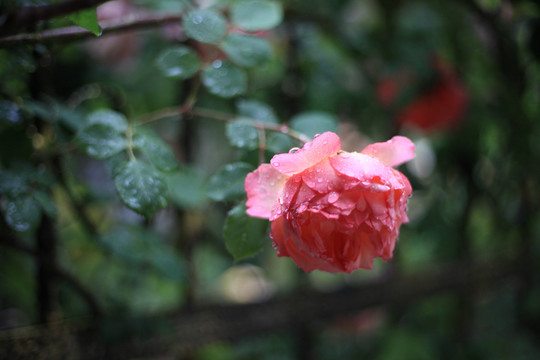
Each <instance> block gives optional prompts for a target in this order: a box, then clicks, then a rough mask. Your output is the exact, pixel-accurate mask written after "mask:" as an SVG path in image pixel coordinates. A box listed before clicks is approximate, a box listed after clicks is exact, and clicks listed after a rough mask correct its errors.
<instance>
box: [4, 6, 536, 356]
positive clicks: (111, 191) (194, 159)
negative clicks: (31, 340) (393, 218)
mask: <svg viewBox="0 0 540 360" xmlns="http://www.w3.org/2000/svg"><path fill="white" fill-rule="evenodd" d="M55 2H56V1H41V0H35V1H33V0H16V1H8V3H6V4H5V5H4V4H2V5H0V7H2V6H3V7H4V8H5V9H7V10H9V11H5V13H6V16H5V17H6V21H4V22H2V24H0V32H1V36H0V144H1V145H2V146H1V147H0V234H1V236H0V318H1V321H0V322H1V323H0V327H1V328H3V327H5V326H8V327H9V326H12V325H13V326H22V325H29V324H32V323H35V322H37V321H38V319H39V316H41V315H42V314H39V305H40V303H39V302H40V299H39V298H38V297H37V296H36V290H35V289H36V288H38V285H40V286H42V285H43V284H42V283H40V281H42V280H40V278H38V277H37V276H35V274H36V273H37V271H36V269H38V268H39V263H40V261H41V260H40V256H41V255H42V254H41V252H40V251H42V250H40V248H39V247H38V246H36V245H37V244H38V243H39V241H38V240H43V239H44V238H46V239H48V240H51V242H52V245H54V247H55V249H57V255H58V258H57V259H48V260H47V261H49V260H50V261H52V262H54V263H53V264H52V265H54V266H55V267H57V269H58V272H55V273H54V277H55V279H54V282H56V283H58V285H59V294H58V295H59V296H58V298H59V301H58V302H55V303H54V304H53V305H54V306H55V307H56V308H57V309H58V310H59V311H58V314H64V315H65V316H66V317H67V318H80V317H86V316H88V315H89V314H90V309H91V306H90V305H89V304H90V303H91V301H90V300H92V299H93V300H95V302H96V303H97V304H98V306H100V307H102V310H103V312H104V314H105V317H108V316H110V315H111V314H118V313H122V314H123V315H125V316H123V317H122V319H121V320H119V321H118V322H115V321H110V322H107V323H105V324H104V325H103V334H102V335H103V336H104V337H105V340H106V341H113V340H120V339H122V335H125V334H126V333H127V334H136V335H138V336H140V339H141V343H144V342H145V341H146V339H145V337H149V336H151V334H150V331H149V330H148V329H149V328H152V330H154V327H155V326H158V325H156V324H152V322H151V321H149V322H145V321H143V320H140V321H139V320H137V319H138V316H140V315H144V316H146V315H148V314H156V313H157V314H161V313H162V312H163V311H167V314H170V312H169V311H171V310H173V311H176V310H177V309H179V308H180V307H181V306H182V304H185V303H189V304H190V305H194V306H195V307H196V306H198V305H200V304H208V303H212V306H219V303H220V302H234V301H240V300H238V298H237V297H234V296H232V295H231V294H233V295H234V292H235V291H236V293H241V294H243V295H246V294H249V293H250V292H257V291H262V290H261V289H267V288H268V289H271V290H272V291H274V290H275V291H276V294H277V295H275V296H281V295H282V294H283V295H284V296H287V295H288V292H290V291H292V292H297V291H298V289H302V290H303V289H306V290H308V291H328V292H329V293H328V294H327V295H328V299H329V301H330V302H329V303H331V301H332V300H333V297H332V293H331V292H332V291H334V290H335V289H340V288H342V287H344V286H355V285H357V284H358V283H363V282H365V281H371V280H374V281H379V280H381V278H380V276H382V275H381V274H384V277H385V278H384V279H386V277H387V276H388V277H392V276H401V275H409V274H417V276H418V279H419V281H422V280H423V279H422V274H431V273H432V270H433V269H437V268H438V267H439V266H441V265H446V264H451V263H458V262H459V261H462V260H464V259H465V260H467V261H471V262H473V263H475V262H477V261H485V262H488V263H489V262H495V263H496V264H498V261H499V260H500V259H501V258H502V259H505V258H507V257H511V258H512V259H514V260H515V262H516V264H517V265H516V269H517V270H516V269H509V271H515V274H516V278H518V277H520V276H521V275H520V272H521V270H520V269H522V266H529V265H531V267H532V268H531V269H528V270H530V271H529V275H530V278H525V277H524V278H523V279H522V280H526V281H520V284H521V285H520V287H519V288H517V287H515V286H513V285H512V282H510V286H503V285H501V284H503V282H502V281H501V282H497V283H495V282H493V283H492V284H491V285H492V286H491V287H489V286H484V284H473V283H471V285H470V288H469V289H470V290H473V291H472V293H474V296H469V295H470V294H468V293H464V292H462V291H461V290H462V289H454V288H452V286H451V285H448V284H447V283H441V284H440V286H441V287H446V286H448V287H449V289H448V292H446V293H445V294H444V295H442V296H440V297H438V296H434V297H420V296H419V297H418V299H417V298H415V301H414V302H412V303H409V302H404V303H402V299H384V302H383V304H375V305H377V306H376V308H373V309H368V310H365V311H364V310H362V311H361V312H360V313H358V314H357V313H356V312H352V313H351V314H346V315H345V316H344V317H343V318H340V319H332V320H327V319H313V320H314V322H315V323H316V326H317V331H315V332H311V331H310V330H311V329H307V331H306V332H305V333H304V332H303V330H304V329H302V331H301V334H300V336H298V334H297V333H296V330H295V331H294V332H292V333H291V332H287V331H285V332H283V331H281V332H273V333H272V331H269V332H270V334H269V335H265V336H263V337H261V338H248V339H245V340H240V341H234V342H229V341H228V340H227V339H225V338H221V339H218V340H220V341H221V342H218V343H215V344H213V345H211V346H209V347H207V348H205V347H204V346H203V347H202V348H201V350H200V351H199V350H197V351H193V353H192V352H190V353H189V356H191V357H193V358H195V359H199V358H200V359H204V358H217V357H222V358H235V359H251V358H261V359H270V358H276V357H281V358H287V359H288V358H295V356H297V355H298V353H299V351H300V350H303V348H302V346H303V345H304V343H300V342H299V341H300V340H298V338H301V339H305V338H306V337H310V339H307V340H309V341H307V343H310V344H311V346H312V347H313V349H311V350H314V351H313V352H312V353H315V354H316V355H317V358H320V359H321V360H324V359H336V358H343V359H349V358H350V359H364V358H366V359H381V360H391V359H409V358H410V359H436V358H450V359H458V358H478V359H484V358H490V359H506V358H508V359H520V358H531V359H533V358H534V359H536V358H540V349H539V346H538V344H537V343H536V342H535V341H534V340H535V337H534V336H535V335H534V332H532V331H531V329H534V328H538V324H539V323H540V315H539V314H540V307H539V306H538V303H539V299H540V290H539V289H540V286H539V285H538V284H540V282H539V279H538V276H537V275H535V274H537V273H539V272H538V271H537V270H538V268H537V267H538V266H537V263H538V261H536V258H537V257H538V256H540V253H539V251H538V249H540V244H539V243H538V239H540V226H539V225H538V224H540V215H539V211H538V205H537V204H536V202H535V199H538V198H540V194H539V190H538V189H537V186H536V185H535V184H538V183H539V182H540V180H539V176H540V172H539V171H538V169H537V167H535V166H534V165H535V164H537V163H539V161H540V159H539V157H540V155H539V154H540V146H539V145H538V144H540V142H539V141H538V139H540V122H538V121H536V119H537V118H538V115H539V111H540V107H538V103H539V99H540V95H539V92H538V85H537V84H538V83H539V81H538V80H539V79H540V70H539V66H538V61H537V60H538V58H539V57H538V46H537V43H538V41H536V42H535V39H537V34H538V33H539V31H538V29H539V25H538V24H539V22H538V6H537V5H536V3H535V2H534V1H532V0H520V1H517V2H508V4H506V3H505V7H504V9H503V8H501V6H502V4H503V2H501V1H498V0H481V1H477V3H478V6H480V7H481V8H482V9H484V10H486V11H484V12H483V18H482V19H483V21H475V20H471V19H474V15H477V14H476V13H475V12H471V10H470V9H469V8H468V7H466V6H462V4H458V3H459V2H456V3H453V2H437V1H426V0H419V1H415V2H399V1H397V2H392V1H376V0H362V1H360V0H344V1H325V0H315V1H308V0H295V1H278V0H218V1H214V2H195V1H187V0H180V1H178V0H155V1H154V0H136V1H131V2H130V1H126V2H118V3H117V4H120V3H121V4H122V5H126V4H128V6H127V7H126V11H127V13H128V14H126V15H125V16H124V15H123V16H122V17H121V18H118V19H115V21H117V20H118V21H119V22H122V21H125V22H126V23H128V24H129V26H133V29H129V30H125V31H122V32H119V33H115V34H111V35H110V36H109V35H107V36H105V37H96V38H94V36H93V35H91V34H87V35H90V36H89V37H90V38H91V40H90V41H88V42H86V40H85V41H84V43H83V41H81V42H79V41H78V40H74V39H73V37H72V36H71V35H70V34H69V33H68V32H67V31H68V29H69V28H71V27H72V25H71V24H72V23H75V24H77V25H79V26H82V27H84V28H86V29H88V30H89V31H91V32H93V33H94V34H95V35H99V34H100V32H101V29H99V27H98V23H97V19H96V9H94V8H92V9H89V10H85V11H81V12H77V13H72V14H68V15H67V16H65V15H64V14H63V15H62V16H60V17H57V18H54V19H52V20H48V19H43V20H40V21H39V23H34V22H32V21H31V20H28V21H29V22H30V23H28V24H26V23H25V24H22V25H21V26H17V27H14V26H12V25H11V24H13V23H16V22H13V21H11V20H13V19H14V18H13V17H12V15H13V16H16V15H18V14H19V10H20V9H19V6H34V5H40V8H39V9H42V8H41V6H45V8H47V6H48V4H49V3H51V4H54V3H55ZM134 4H136V6H133V5H134ZM199 4H200V5H201V6H203V7H204V8H200V9H199V8H197V6H198V5H199ZM206 6H208V7H206ZM156 10H159V11H164V12H165V13H157V12H154V11H156ZM488 10H489V11H488ZM501 10H505V11H506V10H509V11H510V12H511V13H512V16H511V17H508V18H505V19H504V21H502V20H501V17H500V16H498V15H496V14H498V13H499V12H501ZM0 12H1V11H0ZM132 15H135V16H132ZM155 16H167V17H169V16H170V17H173V18H175V19H176V18H177V19H182V20H178V21H176V23H174V22H170V21H168V20H167V23H166V24H165V23H160V24H159V25H158V24H155V23H153V22H152V21H153V20H152V19H155ZM284 16H286V17H287V19H285V20H286V23H285V24H284V26H280V24H281V23H282V22H283V20H284V19H283V17H284ZM146 17H148V18H146ZM148 19H150V20H152V21H150V22H148V21H147V20H148ZM139 20H141V23H140V24H139V23H137V22H138V21H139ZM485 20H487V21H485ZM143 25H144V26H145V27H146V26H148V27H149V28H156V27H159V30H156V31H153V30H151V31H139V27H142V26H143ZM27 31H28V32H29V33H27ZM51 34H52V37H49V36H51ZM55 34H56V35H55ZM501 34H503V35H504V37H501ZM43 35H46V36H43ZM480 35H481V36H480ZM6 37H11V38H13V37H14V38H16V39H22V40H20V41H21V42H20V43H19V44H13V43H12V44H10V45H7V43H6V41H7V40H6ZM33 37H34V40H35V41H37V43H36V42H33V41H34V40H32V42H29V40H27V39H32V38H33ZM17 41H19V40H17ZM489 44H496V45H497V46H496V50H497V51H495V52H494V51H493V49H492V47H491V46H487V45H489ZM435 60H437V61H440V63H439V64H438V66H440V67H441V68H442V69H444V71H443V73H444V74H443V75H444V76H442V75H441V74H438V71H440V69H438V68H437V67H436V66H434V63H435V62H437V61H435ZM524 65H526V66H524ZM441 78H452V83H453V84H454V85H455V83H459V84H461V85H462V90H463V92H464V96H465V97H466V101H467V104H466V110H465V112H464V114H463V116H462V117H461V118H460V121H461V122H458V123H456V125H455V127H454V128H452V129H449V130H443V131H439V132H429V131H422V130H418V129H410V128H408V127H406V126H403V125H402V124H400V123H398V122H397V121H396V119H398V118H399V117H400V115H402V114H403V111H404V108H405V106H406V105H408V104H410V103H411V102H412V101H413V100H418V99H420V98H421V97H422V96H428V98H429V99H431V100H432V101H429V102H427V103H425V104H424V105H426V106H425V107H421V108H422V109H428V108H429V109H430V110H431V111H433V113H431V114H429V115H430V116H426V119H438V118H440V117H443V116H441V115H446V114H447V113H448V112H449V110H452V109H448V108H446V107H445V106H444V104H439V103H437V101H435V100H437V99H439V100H440V99H444V98H446V96H448V94H451V93H453V91H452V90H448V89H447V90H448V91H442V95H441V93H439V94H438V95H439V96H436V95H437V93H436V92H435V95H434V90H435V89H437V88H439V89H440V85H441V82H440V81H441ZM385 81H388V83H386V84H387V85H388V84H390V85H389V88H390V91H389V93H390V94H384V90H385V89H384V86H382V85H384V84H385ZM381 84H382V85H381ZM394 90H395V91H396V92H397V93H396V94H395V96H396V99H395V101H394V102H392V101H390V102H391V103H392V104H390V105H388V104H385V103H384V101H383V100H384V99H382V98H384V95H386V96H387V97H389V98H391V97H392V91H394ZM454 90H455V89H454ZM450 112H451V111H450ZM338 122H339V125H340V126H339V127H338ZM325 131H334V132H338V131H339V136H340V138H341V141H342V145H343V149H345V150H347V151H360V150H361V149H362V148H363V147H364V146H365V145H366V144H368V143H369V142H375V141H385V140H387V139H389V138H390V137H391V136H393V135H398V134H400V135H405V136H409V137H411V139H412V140H413V141H415V143H416V144H417V159H416V160H415V161H414V162H413V163H410V164H407V165H405V166H402V167H400V168H399V169H400V171H401V172H403V173H404V174H405V176H407V178H408V179H409V180H410V182H411V185H412V187H413V196H412V198H411V199H410V201H409V203H408V216H409V218H410V221H409V222H408V223H406V224H403V226H402V227H401V229H400V233H399V239H400V240H399V242H398V244H397V246H396V249H395V253H397V258H398V261H396V260H389V262H388V263H385V262H383V261H378V262H376V264H375V269H374V270H373V271H364V270H360V271H357V272H355V273H353V274H349V275H343V274H341V275H339V274H322V273H320V272H313V273H310V274H308V275H304V274H302V273H299V272H298V269H297V267H296V266H295V264H294V263H293V262H292V261H290V260H289V259H284V258H280V257H277V256H276V252H275V251H274V250H273V249H271V248H270V244H269V242H271V239H270V238H269V234H268V232H267V231H268V227H269V222H268V220H266V219H257V218H252V217H249V216H248V215H247V214H246V206H245V205H244V204H245V202H246V194H245V189H244V182H245V178H246V176H247V174H248V173H249V172H251V171H253V170H254V169H256V168H257V166H258V165H260V164H261V163H262V162H266V163H267V162H269V159H271V157H272V156H274V155H275V154H276V153H285V152H288V151H289V150H290V149H291V148H293V147H301V146H302V145H303V144H302V141H303V140H304V139H305V138H313V137H314V136H315V135H317V134H321V133H323V132H325ZM118 200H120V201H118ZM235 204H237V205H236V206H234V205H235ZM231 208H232V209H231ZM126 209H131V210H133V211H134V212H132V211H129V210H126ZM141 215H142V216H141ZM293 240H294V239H293ZM265 244H266V245H268V246H267V248H268V251H261V249H262V248H263V247H264V248H265V250H266V245H265ZM21 250H22V251H21ZM525 253H527V256H523V254H525ZM33 254H37V255H38V256H34V255H33ZM528 256H530V257H531V258H532V259H531V258H527V257H528ZM521 257H523V259H522V258H521ZM233 259H234V261H248V262H249V266H246V267H249V268H250V269H251V270H254V271H253V273H254V274H255V273H256V275H257V276H253V277H249V276H247V277H246V278H240V277H236V278H235V276H236V275H234V276H232V275H231V274H234V273H235V272H234V270H237V269H238V268H242V267H244V265H243V264H240V265H238V264H233ZM229 270H233V271H229ZM388 270H391V271H388ZM64 274H65V275H64ZM63 276H65V278H62V277H63ZM456 276H457V277H459V276H460V275H459V274H456ZM231 278H232V280H236V282H235V281H231ZM474 278H475V277H473V278H471V282H473V281H474ZM71 279H75V280H77V281H75V282H70V280H71ZM246 279H247V280H246ZM66 280H67V281H66ZM238 280H241V281H240V284H238ZM456 280H458V279H456ZM390 283H391V281H390ZM450 283H452V282H450ZM74 284H75V286H73V285H74ZM426 284H427V285H429V284H428V283H426ZM485 285H488V284H485ZM265 286H266V287H265ZM377 286H379V285H377ZM380 286H383V287H384V286H386V285H385V282H382V283H380ZM272 291H270V293H272ZM255 298H256V297H253V299H255ZM88 299H90V300H88ZM246 301H247V300H246ZM53 302H54V301H53ZM213 303H217V304H213ZM385 304H396V307H394V306H386V305H385ZM250 306H251V305H250ZM253 306H255V305H253ZM336 306H337V307H339V304H336ZM307 311H308V313H309V311H311V310H310V309H307ZM13 314H15V316H14V315H13ZM501 314H502V315H501ZM516 314H519V316H517V315H516ZM283 315H284V314H276V316H283ZM285 315H286V316H289V315H290V314H285ZM293 318H294V317H293ZM293 320H294V319H293ZM10 321H12V322H13V324H11V323H10ZM252 321H253V322H257V321H260V319H258V318H257V319H252ZM291 321H292V320H291ZM524 323H527V326H524ZM6 324H7V325H6ZM217 326H218V328H219V326H220V325H219V324H218V325H217ZM304 326H305V328H309V326H310V324H303V325H302V327H304ZM130 327H133V328H135V329H130ZM147 327H148V328H147ZM463 329H466V330H468V333H467V334H462V333H461V331H462V330H463ZM219 330H221V328H219ZM270 330H271V329H270ZM2 331H4V330H2ZM130 331H131V332H130ZM166 331H172V330H170V329H167V330H166ZM202 331H203V332H204V329H203V330H202ZM217 333H219V332H217ZM306 334H307V335H306ZM508 334H510V335H508ZM202 335H207V334H202ZM465 335H466V336H465ZM501 338H504V339H507V340H508V341H500V339H501ZM201 339H202V340H201V344H202V345H204V341H206V340H204V339H205V336H203V337H202V338H201ZM456 339H460V341H456ZM461 340H462V341H461ZM37 343H38V342H36V344H37ZM112 347H114V346H113V345H112ZM196 348H197V349H198V348H199V344H197V346H196ZM159 350H160V351H161V350H163V354H162V356H164V357H167V356H169V355H170V354H168V352H169V351H173V350H171V349H159ZM1 351H2V348H1V345H0V352H1ZM160 355H161V354H160ZM148 356H150V357H151V355H148ZM169 357H170V356H169Z"/></svg>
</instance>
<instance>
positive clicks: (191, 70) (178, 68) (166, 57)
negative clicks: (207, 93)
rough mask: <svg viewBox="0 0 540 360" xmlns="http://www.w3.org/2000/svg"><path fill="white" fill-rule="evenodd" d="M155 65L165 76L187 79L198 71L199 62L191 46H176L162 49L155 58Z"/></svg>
mask: <svg viewBox="0 0 540 360" xmlns="http://www.w3.org/2000/svg"><path fill="white" fill-rule="evenodd" d="M156 65H157V67H158V68H159V70H160V71H161V72H162V73H163V75H165V76H167V77H170V78H173V79H189V78H190V77H192V76H193V75H195V74H196V73H197V72H198V71H199V69H200V67H201V62H200V60H199V57H198V56H197V53H195V51H193V50H192V49H191V48H189V47H187V46H177V47H173V48H168V49H166V50H164V51H163V52H162V53H161V54H160V55H159V56H158V58H157V59H156Z"/></svg>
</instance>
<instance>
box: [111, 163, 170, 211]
mask: <svg viewBox="0 0 540 360" xmlns="http://www.w3.org/2000/svg"><path fill="white" fill-rule="evenodd" d="M114 185H115V187H116V190H117V192H118V195H120V198H121V199H122V201H123V202H124V204H125V205H126V206H127V207H129V208H130V209H132V210H134V211H136V212H138V213H140V214H142V215H145V216H152V215H153V214H154V213H155V212H156V211H158V210H160V209H161V208H163V207H165V206H166V205H167V199H166V197H165V196H166V193H167V185H166V183H165V181H164V179H163V178H162V177H161V175H160V174H159V173H158V172H157V171H155V170H154V169H152V168H151V167H150V166H148V165H146V164H145V163H143V162H141V161H137V160H132V161H129V162H127V163H125V164H124V165H123V166H122V167H120V168H119V170H118V172H117V173H116V175H115V177H114Z"/></svg>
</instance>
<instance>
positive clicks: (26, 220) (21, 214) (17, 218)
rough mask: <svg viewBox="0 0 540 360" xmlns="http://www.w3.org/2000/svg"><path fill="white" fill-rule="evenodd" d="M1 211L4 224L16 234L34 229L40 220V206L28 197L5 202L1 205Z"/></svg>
mask: <svg viewBox="0 0 540 360" xmlns="http://www.w3.org/2000/svg"><path fill="white" fill-rule="evenodd" d="M3 210H4V218H5V219H6V223H7V224H8V225H9V226H10V227H11V228H12V229H13V230H15V231H18V232H25V231H30V230H34V229H36V228H37V227H38V225H39V222H40V220H41V210H40V206H39V204H38V202H37V201H35V200H34V199H33V198H32V197H30V196H21V197H17V198H15V199H9V200H7V201H6V202H5V203H4V205H3Z"/></svg>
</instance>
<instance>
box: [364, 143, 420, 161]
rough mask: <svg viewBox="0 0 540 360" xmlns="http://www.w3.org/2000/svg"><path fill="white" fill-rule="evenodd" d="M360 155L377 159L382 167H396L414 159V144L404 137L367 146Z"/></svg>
mask: <svg viewBox="0 0 540 360" xmlns="http://www.w3.org/2000/svg"><path fill="white" fill-rule="evenodd" d="M361 153H362V154H365V155H369V156H371V157H374V158H377V159H379V160H380V161H381V162H382V163H383V164H384V165H387V166H398V165H400V164H403V163H404V162H407V161H409V160H412V159H413V158H414V156H415V155H414V144H413V142H412V141H411V140H409V139H408V138H406V137H404V136H394V137H393V138H392V139H390V140H388V141H387V142H379V143H375V144H371V145H368V146H367V147H366V148H365V149H364V150H362V152H361Z"/></svg>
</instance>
